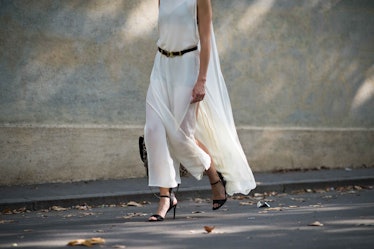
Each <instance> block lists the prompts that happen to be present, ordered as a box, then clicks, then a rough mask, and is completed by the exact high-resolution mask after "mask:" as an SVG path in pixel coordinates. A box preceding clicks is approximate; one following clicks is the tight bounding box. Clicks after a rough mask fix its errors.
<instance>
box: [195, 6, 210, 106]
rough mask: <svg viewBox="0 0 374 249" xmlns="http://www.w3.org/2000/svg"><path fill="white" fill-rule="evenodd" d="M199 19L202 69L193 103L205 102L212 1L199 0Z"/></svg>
mask: <svg viewBox="0 0 374 249" xmlns="http://www.w3.org/2000/svg"><path fill="white" fill-rule="evenodd" d="M197 17H198V20H199V35H200V45H201V51H200V69H199V75H198V78H197V81H196V83H195V86H194V88H193V91H192V101H191V103H195V102H199V101H201V100H203V98H204V96H205V82H206V75H207V71H208V65H209V58H210V36H211V34H210V27H211V22H212V6H211V2H210V0H197Z"/></svg>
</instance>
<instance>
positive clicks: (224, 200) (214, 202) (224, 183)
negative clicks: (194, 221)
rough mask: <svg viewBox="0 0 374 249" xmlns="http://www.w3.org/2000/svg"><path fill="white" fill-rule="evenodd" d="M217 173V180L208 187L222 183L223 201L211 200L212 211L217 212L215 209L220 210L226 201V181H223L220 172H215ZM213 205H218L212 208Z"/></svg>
mask: <svg viewBox="0 0 374 249" xmlns="http://www.w3.org/2000/svg"><path fill="white" fill-rule="evenodd" d="M217 173H218V176H219V180H218V181H216V182H214V183H211V184H210V185H212V186H213V185H216V184H218V183H222V185H223V187H224V188H225V199H220V200H213V207H212V209H213V210H217V209H220V208H221V207H222V206H223V205H224V204H225V203H226V201H227V194H226V181H225V180H224V179H223V176H222V174H221V173H220V172H217ZM214 204H218V206H216V207H215V206H214Z"/></svg>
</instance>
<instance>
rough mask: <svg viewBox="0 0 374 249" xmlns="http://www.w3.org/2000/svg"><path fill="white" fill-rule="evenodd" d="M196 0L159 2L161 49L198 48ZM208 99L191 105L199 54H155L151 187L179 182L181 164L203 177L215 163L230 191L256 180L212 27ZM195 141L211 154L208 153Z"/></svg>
mask: <svg viewBox="0 0 374 249" xmlns="http://www.w3.org/2000/svg"><path fill="white" fill-rule="evenodd" d="M196 1H197V0H161V1H160V7H159V23H158V27H159V40H158V42H157V45H158V47H160V48H162V49H164V50H167V51H181V50H185V49H188V48H191V47H194V46H196V45H199V32H198V27H197V3H196ZM211 32H212V34H211V37H212V39H211V58H210V62H209V68H208V74H207V81H206V95H205V98H204V100H203V101H201V102H199V104H190V101H191V98H192V89H193V87H194V85H195V83H196V80H197V76H198V72H199V51H198V50H196V51H193V52H189V53H186V54H184V55H183V56H177V57H172V58H170V57H169V58H168V57H166V56H164V55H162V54H161V53H159V52H158V53H157V54H156V56H155V61H154V65H153V69H152V73H151V77H150V85H149V88H148V92H147V98H146V124H145V129H144V135H145V144H146V147H147V153H148V170H149V186H157V187H165V188H171V187H176V186H177V185H178V184H179V183H181V179H180V176H179V165H180V164H182V165H183V166H184V167H185V168H186V169H187V170H188V171H189V172H190V174H191V175H192V176H194V177H195V178H196V179H198V180H199V179H201V178H202V176H203V173H204V171H205V170H206V169H208V168H209V167H210V164H211V160H212V161H213V163H214V165H215V167H216V169H217V170H218V171H219V172H221V173H222V175H223V177H224V178H225V180H226V182H227V184H226V192H227V193H228V194H229V195H233V194H235V193H242V194H248V193H249V192H250V190H252V189H254V188H255V187H256V183H255V179H254V177H253V174H252V171H251V169H250V167H249V165H248V162H247V159H246V156H245V154H244V152H243V149H242V146H241V145H240V142H239V139H238V135H237V132H236V128H235V123H234V120H233V116H232V110H231V104H230V99H229V96H228V93H227V88H226V85H225V81H224V79H223V76H222V73H221V68H220V64H219V58H218V53H217V48H216V44H215V37H214V32H213V27H212V29H211ZM195 140H198V141H200V142H201V143H203V144H204V145H205V146H206V147H207V148H208V150H209V153H210V155H211V156H212V158H210V156H209V155H208V154H207V153H205V152H204V151H203V150H202V149H201V148H200V147H199V146H197V144H196V142H195Z"/></svg>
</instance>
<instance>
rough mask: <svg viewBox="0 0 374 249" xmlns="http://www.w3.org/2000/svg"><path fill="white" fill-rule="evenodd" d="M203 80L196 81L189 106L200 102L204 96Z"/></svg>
mask: <svg viewBox="0 0 374 249" xmlns="http://www.w3.org/2000/svg"><path fill="white" fill-rule="evenodd" d="M205 81H206V80H205V79H200V78H199V79H197V81H196V83H195V86H194V88H193V89H192V100H191V104H193V103H196V102H200V101H202V100H203V99H204V96H205Z"/></svg>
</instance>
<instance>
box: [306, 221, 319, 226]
mask: <svg viewBox="0 0 374 249" xmlns="http://www.w3.org/2000/svg"><path fill="white" fill-rule="evenodd" d="M308 226H314V227H323V224H322V223H321V222H319V221H315V222H313V223H310V224H308Z"/></svg>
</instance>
